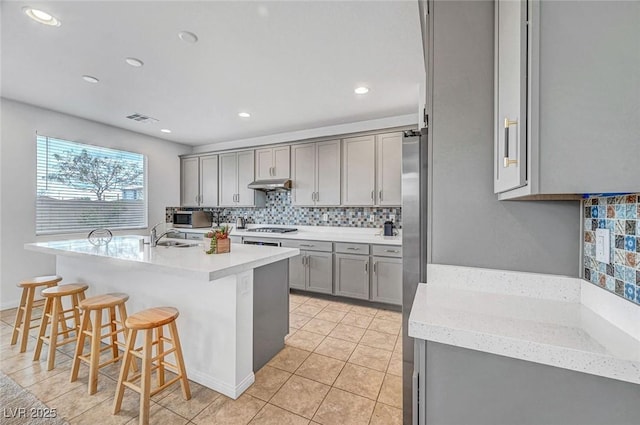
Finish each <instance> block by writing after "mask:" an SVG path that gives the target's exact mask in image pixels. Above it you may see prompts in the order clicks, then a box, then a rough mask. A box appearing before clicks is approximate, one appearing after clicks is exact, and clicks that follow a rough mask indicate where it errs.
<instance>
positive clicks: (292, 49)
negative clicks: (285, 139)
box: [1, 1, 423, 145]
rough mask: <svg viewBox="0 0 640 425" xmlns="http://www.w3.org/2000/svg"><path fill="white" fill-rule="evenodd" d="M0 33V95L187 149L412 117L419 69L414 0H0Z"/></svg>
mask: <svg viewBox="0 0 640 425" xmlns="http://www.w3.org/2000/svg"><path fill="white" fill-rule="evenodd" d="M27 4H28V5H29V6H32V7H35V8H40V9H42V10H45V11H47V12H49V13H51V14H52V15H54V16H56V17H57V18H59V19H60V20H61V21H62V25H61V26H60V27H57V28H55V27H49V26H45V25H42V24H39V23H37V22H34V21H32V20H31V19H29V18H28V17H27V16H26V15H25V14H24V12H23V11H22V7H23V6H25V5H27ZM181 30H187V31H191V32H193V33H195V34H197V35H198V37H199V42H198V43H196V44H193V45H190V44H187V43H185V42H183V41H181V40H180V39H179V38H178V36H177V34H178V32H179V31H181ZM1 31H2V34H1V36H2V38H1V42H2V50H1V54H2V57H1V59H2V81H1V83H2V85H1V90H2V96H3V97H6V98H10V99H15V100H19V101H23V102H27V103H31V104H34V105H38V106H42V107H45V108H49V109H53V110H57V111H61V112H65V113H69V114H72V115H76V116H80V117H83V118H88V119H91V120H95V121H99V122H103V123H107V124H111V125H114V126H117V127H122V128H126V129H129V130H133V131H137V132H140V133H145V134H150V135H153V136H156V137H161V138H164V139H167V140H172V141H176V142H180V143H185V144H191V145H201V144H208V143H215V142H222V141H229V140H236V139H242V138H250V137H258V136H264V135H268V134H275V133H281V132H289V131H296V130H302V129H306V128H314V127H322V126H330V125H336V124H343V123H348V122H355V121H362V120H369V119H377V118H383V117H390V116H397V115H403V114H410V113H415V112H416V111H417V103H418V88H417V85H418V82H419V78H420V77H421V75H422V72H423V68H422V47H421V44H420V24H419V16H418V10H417V2H416V1H376V2H361V1H352V2H335V1H317V2H310V1H304V2H303V1H300V2H268V1H266V2H238V1H235V2H214V1H200V2H183V1H169V2H167V1H139V2H116V1H68V2H59V1H54V2H42V1H36V2H29V3H25V2H22V1H4V2H2V29H1ZM126 57H136V58H139V59H141V60H142V61H143V62H144V67H142V68H133V67H131V66H129V65H127V64H126V63H125V62H124V59H125V58H126ZM85 74H88V75H92V76H95V77H97V78H98V79H99V80H100V82H99V83H98V84H89V83H86V82H85V81H83V80H82V78H81V76H82V75H85ZM359 85H366V86H368V87H370V88H371V91H370V92H369V94H367V95H360V96H359V95H356V94H354V92H353V89H354V88H355V87H357V86H359ZM240 111H247V112H250V113H251V115H252V116H251V118H250V119H242V118H239V117H238V115H237V114H238V112H240ZM132 113H142V114H145V115H149V116H151V117H154V118H156V119H159V120H160V122H159V123H156V124H142V123H138V122H134V121H130V120H127V119H126V118H125V117H126V116H127V115H130V114H132ZM161 128H169V129H171V130H172V131H173V132H172V134H169V135H166V134H164V133H161V132H160V129H161Z"/></svg>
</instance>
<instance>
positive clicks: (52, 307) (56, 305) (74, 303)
mask: <svg viewBox="0 0 640 425" xmlns="http://www.w3.org/2000/svg"><path fill="white" fill-rule="evenodd" d="M88 287H89V285H85V284H83V283H71V284H68V285H60V286H53V287H51V288H47V289H45V290H43V291H42V296H43V297H44V298H45V303H44V311H43V312H42V320H41V321H40V331H39V332H38V342H37V343H36V350H35V352H34V354H33V360H34V361H36V360H40V352H41V351H42V343H44V342H46V343H47V344H49V356H48V357H47V370H51V369H53V367H54V365H55V360H56V349H57V348H58V347H60V346H62V345H65V344H69V343H72V342H75V341H76V340H77V339H78V330H79V329H80V310H79V307H78V304H79V303H80V301H82V300H84V298H85V296H84V292H85V291H86V290H87V288H88ZM63 297H69V299H70V303H71V308H68V309H67V310H65V309H64V307H63V305H62V298H63ZM67 313H71V314H70V315H68V316H67ZM69 319H73V323H74V325H73V327H72V328H69V327H68V326H67V320H69ZM49 321H51V331H50V334H49V336H46V335H45V333H46V330H47V326H48V325H49ZM71 333H73V335H70V334H71ZM60 335H62V336H64V337H65V338H64V339H62V340H60V341H58V336H60Z"/></svg>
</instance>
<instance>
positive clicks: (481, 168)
mask: <svg viewBox="0 0 640 425" xmlns="http://www.w3.org/2000/svg"><path fill="white" fill-rule="evenodd" d="M432 13H433V16H434V18H433V20H434V37H433V38H434V40H433V44H434V60H433V63H434V71H433V111H432V118H431V123H432V125H431V135H432V137H431V141H432V143H433V145H432V148H433V154H432V156H431V161H432V163H431V164H430V165H431V166H432V173H433V174H432V176H431V177H432V178H431V183H432V185H433V186H432V190H431V195H432V200H431V205H432V207H431V208H432V211H431V215H430V217H431V220H432V231H431V238H432V240H431V243H432V250H431V255H432V257H431V259H432V262H433V263H442V264H453V265H462V266H474V267H486V268H495V269H506V270H519V271H530V272H540V273H555V274H562V275H570V276H577V275H578V270H579V250H580V247H579V242H580V218H579V217H580V216H579V214H580V213H579V203H578V202H577V201H572V202H538V201H528V202H515V201H508V202H505V201H498V200H497V198H496V195H494V193H493V130H492V123H493V119H494V118H493V42H494V38H493V31H494V29H493V20H494V17H493V14H494V5H493V2H490V1H436V2H435V4H434V5H433V11H432Z"/></svg>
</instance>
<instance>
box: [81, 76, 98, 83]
mask: <svg viewBox="0 0 640 425" xmlns="http://www.w3.org/2000/svg"><path fill="white" fill-rule="evenodd" d="M82 79H83V80H85V81H86V82H87V83H93V84H96V83H97V82H98V81H100V80H98V79H97V78H96V77H92V76H91V75H83V76H82Z"/></svg>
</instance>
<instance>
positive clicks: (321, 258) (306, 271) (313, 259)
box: [282, 240, 333, 294]
mask: <svg viewBox="0 0 640 425" xmlns="http://www.w3.org/2000/svg"><path fill="white" fill-rule="evenodd" d="M332 245H333V244H332V243H331V242H316V241H290V240H283V241H282V246H283V247H288V248H298V249H300V255H297V256H295V257H291V258H290V259H289V287H290V288H294V289H301V290H305V291H312V292H321V293H323V294H331V293H333V254H332V253H331V250H332Z"/></svg>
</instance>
